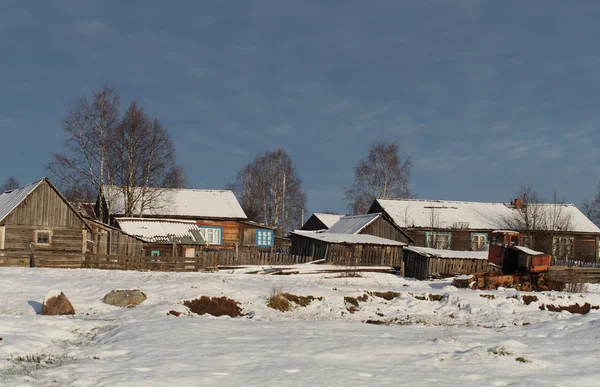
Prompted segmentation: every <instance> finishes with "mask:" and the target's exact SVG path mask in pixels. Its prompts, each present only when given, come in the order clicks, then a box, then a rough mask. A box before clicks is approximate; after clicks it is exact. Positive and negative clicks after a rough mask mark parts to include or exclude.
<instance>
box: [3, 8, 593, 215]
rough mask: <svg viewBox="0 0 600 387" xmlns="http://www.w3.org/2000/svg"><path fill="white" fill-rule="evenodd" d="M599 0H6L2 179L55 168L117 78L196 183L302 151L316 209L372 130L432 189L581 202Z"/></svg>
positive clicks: (337, 192)
mask: <svg viewBox="0 0 600 387" xmlns="http://www.w3.org/2000/svg"><path fill="white" fill-rule="evenodd" d="M598 20H600V2H597V1H577V2H567V1H559V0H557V1H527V2H524V1H481V2H479V1H467V0H461V1H445V0H438V1H423V0H419V1H411V2H408V1H399V0H390V1H376V0H374V1H363V0H356V1H335V2H334V1H331V2H325V1H291V0H290V1H284V0H264V1H246V0H238V1H170V2H164V1H112V2H110V1H106V2H97V1H94V2H92V1H80V0H72V1H71V0H69V1H59V0H56V1H51V2H45V1H40V2H36V1H27V2H25V1H18V0H5V1H2V2H0V34H1V36H2V38H1V39H0V53H1V56H2V59H1V60H0V85H1V86H2V87H1V89H0V134H1V136H0V184H1V183H2V182H4V181H5V180H6V178H8V176H10V175H15V176H16V177H17V178H18V179H19V180H20V181H21V182H22V183H26V182H29V181H32V180H34V179H37V178H38V177H40V176H43V175H44V174H45V173H46V172H45V170H44V164H45V163H46V162H47V161H48V158H49V154H50V152H51V150H56V151H58V150H60V147H61V143H62V130H61V127H60V119H61V117H62V116H64V115H65V113H66V111H67V107H68V105H69V104H70V103H72V102H74V100H75V99H76V97H77V96H78V95H80V94H89V93H90V91H91V90H92V89H93V88H100V87H102V86H103V85H104V84H105V83H108V84H109V85H110V86H112V87H115V88H116V89H117V90H118V91H119V92H120V94H121V97H122V100H123V101H126V102H128V101H129V100H130V99H132V98H137V99H138V100H139V101H140V102H141V103H142V104H143V105H144V106H145V107H146V109H147V111H148V112H149V113H150V114H151V115H154V116H157V117H158V118H160V119H161V120H162V121H163V123H164V124H165V125H166V126H167V127H168V128H169V130H170V133H171V135H172V136H173V139H174V141H175V144H176V148H177V159H178V162H179V163H180V164H182V165H183V166H184V167H185V168H186V170H187V173H188V177H189V181H190V185H191V186H192V187H193V188H223V187H224V186H225V185H226V184H227V183H228V182H230V181H233V179H235V176H236V172H237V170H238V169H239V168H241V167H243V166H244V165H245V164H247V163H248V162H250V161H252V159H253V158H254V157H255V155H256V154H257V153H258V152H261V151H265V150H271V149H274V148H276V147H281V148H283V149H286V150H287V151H289V152H290V154H291V156H292V159H293V161H294V163H295V165H296V167H297V169H298V171H299V174H300V176H301V177H302V179H303V180H304V189H305V191H306V192H307V195H308V204H309V210H310V211H311V212H312V211H325V210H332V211H345V206H344V204H343V191H344V186H345V185H347V184H349V183H350V182H351V180H352V176H353V167H354V165H355V164H356V162H357V161H358V159H360V158H362V157H364V156H366V153H367V150H368V147H369V145H370V143H371V142H372V141H374V140H397V141H398V142H399V143H400V144H401V146H402V149H403V155H404V156H406V155H409V154H410V155H411V156H412V158H413V162H414V167H413V170H412V185H413V190H414V192H415V194H416V195H417V196H418V197H420V198H429V199H454V200H474V201H508V200H510V199H511V197H512V193H513V191H514V189H515V188H516V187H517V186H518V185H519V184H521V183H529V184H531V185H532V186H534V187H535V188H536V189H537V190H538V191H539V192H540V193H541V194H542V195H543V196H546V197H550V196H551V193H552V191H553V190H554V189H555V188H556V189H558V190H559V193H561V194H562V195H563V196H565V197H566V198H567V199H568V201H570V202H574V203H576V204H579V203H580V202H581V200H582V199H584V198H586V197H592V196H593V195H594V194H595V192H596V187H597V184H598V181H599V180H600V170H599V168H598V161H599V160H600V156H599V155H600V152H599V150H598V148H600V128H599V127H598V123H599V121H600V120H599V117H600V108H599V107H598V101H599V100H600V98H599V97H600V51H599V48H598V47H599V46H598V38H599V37H600V23H599V22H598Z"/></svg>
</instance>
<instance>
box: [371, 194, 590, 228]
mask: <svg viewBox="0 0 600 387" xmlns="http://www.w3.org/2000/svg"><path fill="white" fill-rule="evenodd" d="M376 204H379V206H376ZM528 206H542V207H544V208H547V209H548V211H553V212H554V213H555V214H557V213H558V212H559V211H560V212H561V214H563V215H564V216H565V217H568V218H569V219H570V227H569V229H568V231H572V232H581V233H600V228H598V226H596V225H595V224H594V223H592V221H590V220H589V219H588V218H587V217H586V216H585V215H584V214H583V213H582V212H581V211H580V210H579V209H578V208H577V207H575V205H573V204H528ZM371 209H372V210H373V211H380V210H383V211H385V212H386V213H387V214H388V215H389V216H390V217H391V218H392V219H393V220H394V222H396V224H398V225H399V226H400V227H402V228H435V229H452V228H465V229H481V230H496V229H502V228H505V227H506V220H507V219H511V218H513V219H514V215H515V214H514V212H515V211H517V210H516V208H515V207H514V206H513V205H512V204H507V203H479V202H460V201H446V200H419V199H376V200H375V202H374V203H373V205H372V206H371ZM549 231H566V230H549Z"/></svg>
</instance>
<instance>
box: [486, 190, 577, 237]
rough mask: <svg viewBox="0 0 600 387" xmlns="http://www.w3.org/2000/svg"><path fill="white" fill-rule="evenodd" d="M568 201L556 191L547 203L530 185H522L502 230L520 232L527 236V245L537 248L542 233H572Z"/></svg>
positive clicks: (502, 222)
mask: <svg viewBox="0 0 600 387" xmlns="http://www.w3.org/2000/svg"><path fill="white" fill-rule="evenodd" d="M565 204H566V199H565V198H563V197H560V196H559V195H558V192H557V191H554V193H553V195H552V200H551V201H550V202H547V201H545V200H544V199H543V198H542V197H541V196H540V195H539V194H538V192H537V191H536V190H535V189H534V188H533V187H531V186H530V185H521V186H519V188H518V189H517V190H516V191H515V200H514V201H513V211H511V212H510V214H509V215H507V216H505V217H504V218H503V219H497V221H500V226H501V227H502V228H508V229H511V230H515V231H519V232H521V233H523V235H525V239H526V241H527V244H528V245H529V246H530V247H532V248H536V236H537V233H538V232H540V231H570V230H572V228H573V220H572V219H571V215H570V214H569V212H568V211H567V208H566V206H565Z"/></svg>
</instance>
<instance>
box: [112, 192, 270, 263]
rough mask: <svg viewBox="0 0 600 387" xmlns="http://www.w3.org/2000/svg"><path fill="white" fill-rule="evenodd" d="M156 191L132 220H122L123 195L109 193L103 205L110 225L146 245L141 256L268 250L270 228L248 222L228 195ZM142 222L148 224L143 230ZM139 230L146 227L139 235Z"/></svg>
mask: <svg viewBox="0 0 600 387" xmlns="http://www.w3.org/2000/svg"><path fill="white" fill-rule="evenodd" d="M160 190H161V192H160V195H155V197H156V199H155V200H154V202H153V203H152V205H151V206H148V207H147V208H145V209H139V208H138V209H136V213H135V215H134V217H131V216H130V217H125V216H124V215H125V214H124V210H123V208H124V205H123V203H124V196H123V194H122V193H120V191H119V190H118V188H114V187H113V188H112V189H111V190H110V192H113V195H112V197H111V199H110V200H107V201H106V202H107V203H109V204H108V207H109V213H110V216H111V218H112V219H114V222H115V225H117V226H118V227H120V228H123V229H124V230H125V231H127V232H128V233H130V234H132V235H136V236H139V237H141V238H142V239H144V240H146V241H147V244H148V246H147V248H146V255H152V254H154V255H164V254H168V255H177V256H180V255H184V256H189V255H191V254H192V253H193V250H194V251H197V250H199V249H215V250H221V249H244V248H254V249H256V248H259V249H266V250H270V249H273V247H274V244H275V232H274V231H275V227H270V226H266V225H264V224H261V223H256V222H252V221H250V220H248V218H247V216H246V214H245V213H244V210H243V209H242V207H241V206H240V204H239V203H238V201H237V199H236V197H235V195H234V194H233V192H232V191H228V190H201V189H160ZM133 218H137V219H138V223H136V221H135V220H134V219H133ZM141 220H144V221H146V222H148V223H147V224H145V225H143V224H141V223H139V222H140V221H141ZM190 225H192V226H193V227H191V228H190ZM141 227H148V228H147V229H146V230H145V231H144V232H141V230H143V229H142V228H141ZM152 232H154V234H152ZM169 238H171V239H173V240H172V241H169ZM178 238H183V239H178ZM174 244H175V245H177V246H178V247H177V248H174V246H173V245H174ZM159 245H160V246H159ZM192 249H193V250H192Z"/></svg>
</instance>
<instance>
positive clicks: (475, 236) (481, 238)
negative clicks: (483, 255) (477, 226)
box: [471, 232, 488, 251]
mask: <svg viewBox="0 0 600 387" xmlns="http://www.w3.org/2000/svg"><path fill="white" fill-rule="evenodd" d="M487 238H488V236H487V234H486V233H476V232H474V233H471V250H473V251H481V250H483V249H484V248H485V245H487V242H488V241H487Z"/></svg>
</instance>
